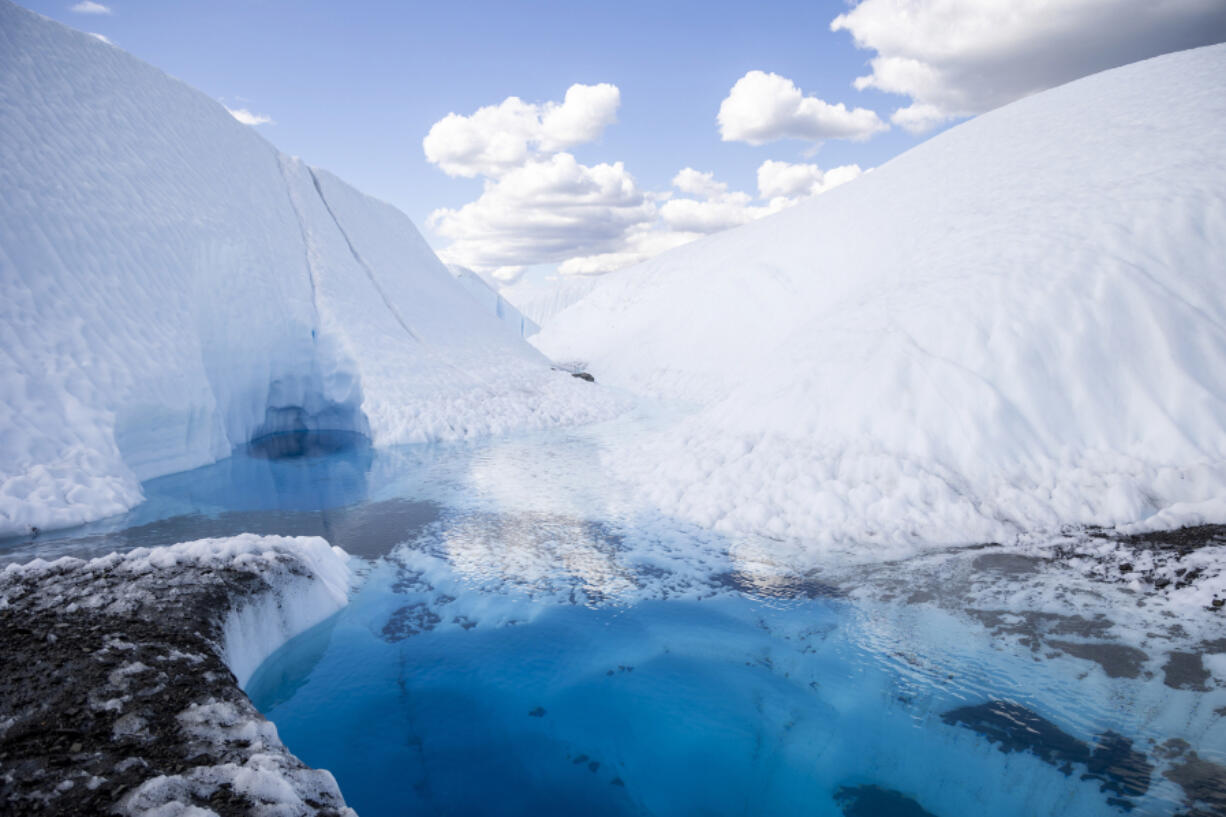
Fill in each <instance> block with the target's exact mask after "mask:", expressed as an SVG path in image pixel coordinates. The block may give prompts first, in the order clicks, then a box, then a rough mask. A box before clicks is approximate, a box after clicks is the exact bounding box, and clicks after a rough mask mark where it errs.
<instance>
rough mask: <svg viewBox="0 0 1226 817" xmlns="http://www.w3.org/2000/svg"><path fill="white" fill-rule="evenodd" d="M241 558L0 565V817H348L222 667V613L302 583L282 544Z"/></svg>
mask: <svg viewBox="0 0 1226 817" xmlns="http://www.w3.org/2000/svg"><path fill="white" fill-rule="evenodd" d="M256 561H257V562H258V564H252V565H247V564H245V563H241V562H233V561H229V562H223V561H212V562H209V561H207V560H206V561H196V562H193V561H191V560H190V559H184V558H180V559H178V560H177V563H175V560H169V562H168V563H167V564H166V565H164V566H156V565H153V564H152V563H150V564H148V565H147V566H146V568H145V569H142V570H140V571H133V570H131V569H129V566H128V565H125V564H124V562H123V560H122V559H121V558H120V557H116V556H113V557H109V558H103V559H96V560H94V561H91V562H82V561H79V560H64V561H63V562H57V563H54V564H53V565H51V566H45V567H42V568H39V569H29V568H25V569H16V570H13V569H11V570H9V571H7V572H3V573H0V643H3V644H4V648H5V655H4V660H3V662H0V802H3V803H4V813H5V814H6V815H13V817H19V815H66V814H72V815H77V814H81V815H86V814H108V813H119V814H140V813H143V812H144V811H146V810H149V809H153V808H157V807H158V806H160V805H164V804H166V803H172V802H176V801H177V802H179V803H181V804H183V805H184V806H196V807H199V808H202V809H208V810H209V811H210V812H211V813H214V814H217V815H220V817H228V816H230V815H234V816H235V817H237V816H238V815H247V814H251V813H254V811H255V809H256V808H257V806H260V805H262V806H263V807H268V806H270V805H281V806H283V808H284V810H283V811H281V812H278V813H284V814H294V815H298V814H300V815H319V816H320V817H329V816H331V815H337V816H338V817H339V815H344V814H352V812H351V811H349V810H348V809H347V808H345V804H344V801H343V800H342V798H341V795H340V792H339V790H338V789H337V787H336V783H335V781H334V780H333V778H332V776H331V775H330V774H328V773H327V772H321V771H316V770H312V769H310V768H308V767H307V766H305V765H304V764H303V763H302V762H301V761H299V760H298V759H297V758H295V757H294V756H293V755H291V754H290V753H289V751H288V750H287V749H286V748H285V746H284V745H283V744H282V743H281V742H280V740H279V739H278V738H277V736H276V730H275V729H274V728H273V727H272V724H270V723H269V722H268V721H266V720H265V719H264V718H263V716H261V715H260V713H259V712H257V711H256V709H255V708H254V707H253V706H252V704H251V702H250V701H249V700H248V699H247V696H246V695H245V694H244V693H243V692H242V690H240V689H239V687H238V684H237V682H236V679H235V677H234V674H233V673H232V672H231V671H230V669H229V668H228V667H227V666H226V664H225V662H224V661H223V658H222V645H223V626H224V622H225V619H226V616H227V614H228V613H229V612H230V611H231V610H234V609H236V608H238V607H240V606H242V605H244V604H247V603H252V602H255V601H258V600H260V599H261V598H264V597H266V595H267V594H269V593H270V592H272V591H273V585H272V583H271V582H272V581H277V582H282V581H291V582H292V581H298V580H301V581H303V582H309V581H310V580H311V578H312V574H311V573H310V571H309V569H308V568H306V567H305V565H304V564H303V563H302V561H301V560H299V559H297V558H296V557H295V556H294V555H293V554H292V552H291V551H289V550H285V551H278V552H277V555H276V556H275V557H272V558H264V559H261V560H256ZM277 781H281V782H280V783H279V784H278V783H277ZM287 784H288V785H287ZM278 786H280V793H277V789H278ZM287 792H288V793H287ZM175 813H178V812H175Z"/></svg>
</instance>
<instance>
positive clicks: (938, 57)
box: [830, 0, 1226, 132]
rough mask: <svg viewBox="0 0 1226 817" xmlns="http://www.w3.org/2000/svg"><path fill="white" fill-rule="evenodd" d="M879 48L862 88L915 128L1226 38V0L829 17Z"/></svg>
mask: <svg viewBox="0 0 1226 817" xmlns="http://www.w3.org/2000/svg"><path fill="white" fill-rule="evenodd" d="M830 27H831V30H833V31H847V32H849V33H850V34H851V36H852V37H853V39H854V40H855V43H856V45H857V46H859V47H860V48H865V49H869V50H872V51H875V52H876V56H875V57H874V58H873V60H872V63H871V65H872V73H870V74H868V75H866V76H863V77H860V78H859V79H858V80H856V83H855V85H856V87H857V88H861V89H863V88H876V89H878V90H881V91H886V92H889V93H894V94H900V95H903V96H907V97H910V99H911V104H910V105H907V106H904V107H901V108H899V109H898V110H896V111H895V112H894V114H893V115H892V116H891V120H892V121H893V122H894V123H895V124H896V125H898V126H900V127H903V128H906V129H908V130H910V131H913V132H922V131H925V130H929V129H931V128H932V127H934V126H936V125H938V124H940V123H941V122H944V121H947V120H949V119H953V118H957V117H963V116H969V115H973V114H976V113H981V112H983V111H986V110H990V109H991V108H995V107H997V106H999V105H1003V104H1005V103H1007V102H1011V101H1013V100H1015V99H1018V98H1020V97H1022V96H1025V95H1027V94H1031V93H1034V92H1036V91H1041V90H1043V89H1045V88H1050V87H1052V86H1054V85H1059V84H1061V83H1064V82H1068V81H1070V80H1073V79H1076V78H1078V77H1081V76H1085V75H1087V74H1090V73H1094V72H1096V71H1101V70H1105V69H1107V68H1113V67H1115V66H1118V65H1123V64H1125V63H1129V62H1135V61H1136V60H1141V59H1145V58H1147V57H1153V56H1157V55H1158V54H1163V53H1166V52H1169V51H1176V50H1180V49H1184V48H1192V47H1195V46H1199V45H1208V44H1211V43H1216V42H1220V41H1222V40H1224V39H1226V2H1222V0H1061V1H1060V2H1052V0H861V2H859V3H858V4H857V5H856V6H855V8H853V9H851V10H850V11H848V12H846V13H844V14H841V15H839V16H838V17H836V18H835V19H834V21H833V22H832V23H831V24H830Z"/></svg>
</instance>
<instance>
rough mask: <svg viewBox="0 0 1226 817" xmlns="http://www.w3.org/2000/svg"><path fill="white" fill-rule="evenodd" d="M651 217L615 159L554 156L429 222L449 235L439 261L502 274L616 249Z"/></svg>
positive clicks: (642, 197)
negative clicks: (585, 160) (580, 159)
mask: <svg viewBox="0 0 1226 817" xmlns="http://www.w3.org/2000/svg"><path fill="white" fill-rule="evenodd" d="M654 217H655V205H654V204H653V202H652V201H651V200H650V199H649V198H648V197H647V196H645V195H644V194H643V192H642V191H641V190H639V189H638V187H637V185H636V184H635V181H634V178H633V177H632V176H631V175H630V174H629V173H627V172H626V168H625V166H624V165H623V164H622V163H621V162H617V163H614V164H598V165H595V166H591V167H589V166H587V165H583V164H580V163H579V162H578V161H576V160H575V157H574V156H572V155H571V154H569V153H557V154H554V155H553V156H550V157H548V158H541V159H530V160H528V161H527V162H526V163H525V164H523V165H522V166H521V167H517V168H514V169H512V170H508V171H506V172H504V173H502V174H501V175H500V176H499V177H498V178H497V179H491V180H489V181H487V182H486V185H485V190H484V192H483V193H482V194H481V196H480V198H478V199H477V200H476V201H472V202H469V203H468V204H466V205H464V206H463V207H461V208H459V209H447V208H444V209H439V210H435V211H434V212H433V213H431V214H430V217H429V219H428V221H427V223H428V225H429V227H430V228H431V229H432V230H434V231H435V232H436V233H437V234H438V235H440V236H442V237H444V238H448V239H451V242H452V243H451V245H450V246H448V247H447V248H446V249H444V250H443V251H442V252H441V253H440V256H442V257H443V260H445V261H446V262H448V263H452V264H462V265H463V266H466V267H471V268H472V269H475V270H481V271H487V272H494V273H495V274H499V273H501V274H500V277H502V278H504V279H507V278H511V277H513V276H514V274H515V272H517V268H521V267H524V266H530V265H533V264H549V263H560V262H564V261H567V260H568V259H571V258H575V257H579V256H593V255H599V254H604V253H611V252H619V251H621V250H623V249H624V248H625V243H626V240H627V237H628V236H629V235H630V233H631V231H632V230H633V229H634V228H635V227H638V226H640V225H643V224H647V223H649V222H651V221H652V220H653V219H654Z"/></svg>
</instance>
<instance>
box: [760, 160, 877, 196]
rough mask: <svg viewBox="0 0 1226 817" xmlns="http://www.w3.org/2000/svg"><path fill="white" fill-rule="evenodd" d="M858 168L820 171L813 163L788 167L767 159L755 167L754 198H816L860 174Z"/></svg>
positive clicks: (844, 167) (851, 166)
mask: <svg viewBox="0 0 1226 817" xmlns="http://www.w3.org/2000/svg"><path fill="white" fill-rule="evenodd" d="M863 172H864V171H862V170H861V169H860V166H859V165H842V166H840V167H835V168H831V169H830V170H825V171H823V170H822V169H821V168H819V167H818V166H817V165H813V164H792V163H790V162H776V161H773V160H771V159H767V160H766V161H765V162H763V163H762V164H761V165H760V166H759V167H758V195H759V196H761V197H762V198H764V199H776V198H786V199H797V198H805V197H808V196H816V195H817V194H818V193H824V192H826V191H827V190H829V189H831V188H832V187H838V186H839V185H840V184H844V183H846V182H849V181H851V180H852V179H854V178H856V177H857V176H859V175H860V174H861V173H863Z"/></svg>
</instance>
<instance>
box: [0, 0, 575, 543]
mask: <svg viewBox="0 0 1226 817" xmlns="http://www.w3.org/2000/svg"><path fill="white" fill-rule="evenodd" d="M0 191H3V193H2V195H0V451H2V452H3V457H0V536H2V535H4V534H10V533H23V532H27V531H28V530H29V529H30V527H31V526H37V527H48V526H62V525H68V524H73V523H78V522H83V521H86V520H89V519H94V518H98V517H100V516H104V515H107V514H111V513H116V512H120V511H123V510H125V509H126V508H128V507H130V506H132V505H133V504H134V503H135V502H137V501H139V499H140V489H139V484H138V481H139V480H142V479H146V478H149V477H153V476H157V475H161V474H166V473H170V472H174V471H178V470H183V469H187V468H191V467H194V466H198V465H201V464H204V463H207V462H210V461H213V460H215V459H217V458H219V457H222V456H225V455H227V454H228V453H229V451H230V450H231V449H232V447H233V446H234V445H237V444H241V443H243V442H246V441H247V440H249V439H252V438H253V437H256V436H259V435H261V434H264V433H269V432H275V431H281V430H287V429H293V428H329V429H343V430H354V431H359V432H362V433H366V434H369V435H371V436H372V438H373V439H374V440H375V441H376V443H391V442H399V441H409V440H426V439H435V438H443V437H462V436H470V435H475V434H482V433H488V432H491V431H497V430H502V429H506V428H514V427H520V426H524V425H529V426H533V425H541V424H544V423H549V422H559V421H565V420H568V419H582V418H583V417H586V416H588V414H589V413H591V412H592V411H594V410H595V409H594V408H593V406H592V403H591V401H592V400H593V399H594V391H593V390H591V389H589V390H587V391H586V392H584V391H583V390H582V389H581V388H579V387H578V386H576V385H574V384H571V383H567V382H565V380H566V378H564V377H561V376H559V375H558V373H556V372H550V370H549V367H548V365H547V364H546V362H545V360H544V359H543V358H542V357H541V356H540V355H539V354H538V353H537V352H536V351H535V350H533V349H532V348H531V347H529V346H527V345H526V344H524V343H523V342H522V341H520V340H518V339H516V338H514V337H512V336H509V335H508V333H507V332H506V331H505V330H504V329H503V327H502V326H501V325H500V324H499V322H498V321H497V319H496V318H495V317H494V316H492V315H488V314H486V313H485V312H484V311H483V310H482V309H481V308H480V305H479V304H476V303H474V302H473V300H472V299H471V298H470V297H469V296H468V295H467V294H466V293H465V292H464V291H463V290H462V289H461V288H460V286H459V285H457V284H456V282H455V281H454V280H453V279H452V277H451V276H450V275H449V274H448V272H447V270H446V268H445V267H444V266H443V265H442V263H441V262H439V260H438V259H437V258H436V257H435V255H434V254H433V252H431V251H430V249H429V247H428V246H427V245H426V243H425V241H424V240H423V239H422V237H421V236H420V235H419V234H418V232H417V231H416V229H415V228H414V227H413V225H412V223H411V222H410V221H409V220H408V219H407V218H406V217H405V216H404V215H403V214H401V213H399V212H398V211H396V210H395V209H394V208H392V207H390V206H388V205H386V204H383V203H381V202H378V201H375V200H373V199H370V198H368V197H366V196H364V195H362V194H360V193H358V192H357V191H355V190H353V189H352V188H350V187H348V186H347V185H345V184H344V183H343V182H341V181H339V180H338V179H336V178H334V177H332V176H330V175H328V174H327V173H324V172H322V171H318V170H313V169H311V168H309V167H307V166H306V165H304V164H302V163H301V162H299V161H297V160H294V159H290V158H287V157H285V156H282V155H280V154H278V153H277V151H276V150H275V149H274V148H273V147H272V146H271V145H269V144H268V143H267V142H266V141H264V139H263V138H261V137H260V136H259V135H258V134H256V133H255V131H254V130H252V129H251V128H249V127H246V126H244V125H241V124H239V123H238V122H237V121H235V120H234V119H233V118H232V117H231V116H230V115H229V114H228V113H227V112H226V111H225V109H224V108H223V107H222V106H221V105H219V104H218V103H217V102H215V101H214V100H212V99H210V98H208V97H207V96H205V95H204V94H201V93H199V92H197V91H195V90H193V89H191V88H189V87H188V86H186V85H184V84H183V83H181V82H179V81H177V80H175V79H172V78H171V77H168V76H166V75H165V74H163V73H162V72H160V71H158V70H157V69H155V68H153V67H151V66H149V65H146V64H145V63H142V62H140V61H139V60H137V59H135V58H133V57H131V56H130V55H128V54H126V53H124V52H123V51H121V50H120V49H118V48H115V47H113V46H111V45H108V44H106V43H103V42H101V41H99V40H97V39H96V38H94V37H90V36H88V35H86V34H83V33H81V32H78V31H74V30H72V29H69V28H67V27H64V26H62V25H60V24H58V23H55V22H52V21H50V20H47V19H45V18H42V17H40V16H38V15H36V14H33V13H31V12H28V11H26V10H24V9H21V8H19V7H17V6H15V5H13V4H11V3H9V2H7V0H0Z"/></svg>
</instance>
